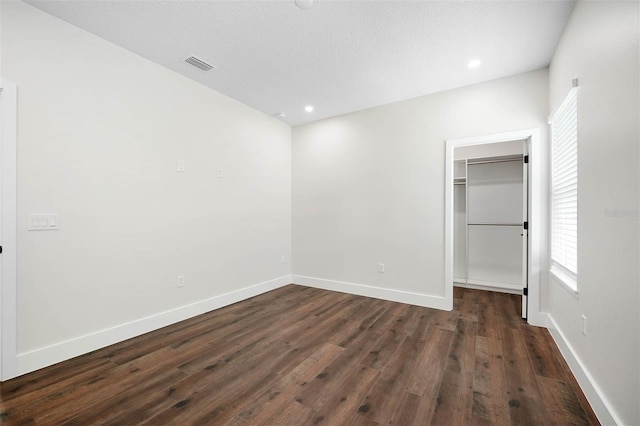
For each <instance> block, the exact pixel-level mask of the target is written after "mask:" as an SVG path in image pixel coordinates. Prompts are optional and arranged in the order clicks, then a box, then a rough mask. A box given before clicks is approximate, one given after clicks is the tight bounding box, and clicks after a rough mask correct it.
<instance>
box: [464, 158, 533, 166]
mask: <svg viewBox="0 0 640 426" xmlns="http://www.w3.org/2000/svg"><path fill="white" fill-rule="evenodd" d="M511 161H520V162H522V157H520V158H510V159H508V158H505V159H504V160H478V161H473V160H472V161H467V165H469V166H473V165H474V164H489V163H508V162H511Z"/></svg>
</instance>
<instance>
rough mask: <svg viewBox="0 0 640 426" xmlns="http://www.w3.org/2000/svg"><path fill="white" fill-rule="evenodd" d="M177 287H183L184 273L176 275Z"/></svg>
mask: <svg viewBox="0 0 640 426" xmlns="http://www.w3.org/2000/svg"><path fill="white" fill-rule="evenodd" d="M178 287H184V275H178Z"/></svg>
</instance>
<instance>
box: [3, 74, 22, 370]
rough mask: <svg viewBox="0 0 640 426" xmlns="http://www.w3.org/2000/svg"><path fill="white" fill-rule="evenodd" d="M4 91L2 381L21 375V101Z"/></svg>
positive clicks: (12, 89) (11, 88) (8, 88)
mask: <svg viewBox="0 0 640 426" xmlns="http://www.w3.org/2000/svg"><path fill="white" fill-rule="evenodd" d="M0 90H2V97H1V98H2V100H1V102H2V105H1V107H0V109H1V110H2V138H1V139H2V144H1V145H2V146H1V148H0V149H1V150H2V153H1V157H2V166H1V167H2V223H1V224H0V226H1V227H2V229H1V235H2V248H3V253H2V255H0V256H1V259H2V279H1V281H0V284H1V288H0V303H1V305H0V310H1V311H2V319H1V321H0V323H1V326H2V329H1V330H0V336H1V339H2V340H1V342H0V346H1V353H0V380H5V379H8V378H11V377H14V376H15V375H16V372H17V367H16V366H17V362H16V353H17V337H16V333H17V331H16V330H17V328H16V323H17V319H16V318H17V313H16V300H17V297H16V295H17V277H16V274H17V272H16V271H17V243H16V232H17V213H16V211H17V204H16V193H17V190H16V188H17V171H16V167H17V157H16V150H17V141H18V133H17V126H18V116H17V109H18V97H17V86H16V84H15V83H12V82H10V81H7V80H0Z"/></svg>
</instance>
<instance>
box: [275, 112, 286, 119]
mask: <svg viewBox="0 0 640 426" xmlns="http://www.w3.org/2000/svg"><path fill="white" fill-rule="evenodd" d="M273 115H274V117H280V118H285V117H286V116H287V113H286V112H276V113H274V114H273Z"/></svg>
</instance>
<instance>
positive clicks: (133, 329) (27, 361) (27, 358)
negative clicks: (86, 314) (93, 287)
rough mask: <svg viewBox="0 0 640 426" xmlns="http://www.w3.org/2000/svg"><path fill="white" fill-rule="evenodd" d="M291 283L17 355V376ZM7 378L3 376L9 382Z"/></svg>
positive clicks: (270, 284) (287, 279)
mask: <svg viewBox="0 0 640 426" xmlns="http://www.w3.org/2000/svg"><path fill="white" fill-rule="evenodd" d="M290 283H291V275H285V276H283V277H280V278H276V279H273V280H269V281H265V282H262V283H259V284H255V285H252V286H249V287H245V288H242V289H239V290H235V291H232V292H229V293H225V294H221V295H219V296H214V297H211V298H209V299H204V300H200V301H198V302H195V303H191V304H189V305H185V306H180V307H178V308H175V309H170V310H168V311H164V312H160V313H158V314H154V315H150V316H148V317H145V318H140V319H138V320H135V321H131V322H128V323H124V324H120V325H118V326H115V327H111V328H108V329H104V330H100V331H97V332H95V333H91V334H87V335H84V336H80V337H76V338H73V339H70V340H66V341H63V342H59V343H56V344H53V345H50V346H46V347H43V348H39V349H36V350H33V351H29V352H24V353H21V354H18V356H17V367H18V368H17V369H18V371H17V372H16V374H15V375H14V376H13V377H17V376H20V375H23V374H26V373H30V372H32V371H35V370H39V369H41V368H44V367H48V366H50V365H53V364H56V363H58V362H61V361H65V360H68V359H71V358H74V357H76V356H79V355H83V354H86V353H88V352H91V351H94V350H96V349H100V348H104V347H106V346H109V345H112V344H114V343H118V342H122V341H124V340H127V339H130V338H132V337H136V336H139V335H141V334H144V333H148V332H150V331H154V330H157V329H159V328H162V327H166V326H168V325H171V324H175V323H177V322H180V321H183V320H185V319H188V318H191V317H195V316H197V315H201V314H204V313H206V312H210V311H212V310H214V309H218V308H222V307H224V306H228V305H231V304H233V303H237V302H240V301H242V300H245V299H248V298H250V297H254V296H257V295H259V294H262V293H266V292H267V291H271V290H274V289H276V288H279V287H282V286H285V285H287V284H290ZM9 378H11V377H7V379H9Z"/></svg>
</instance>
